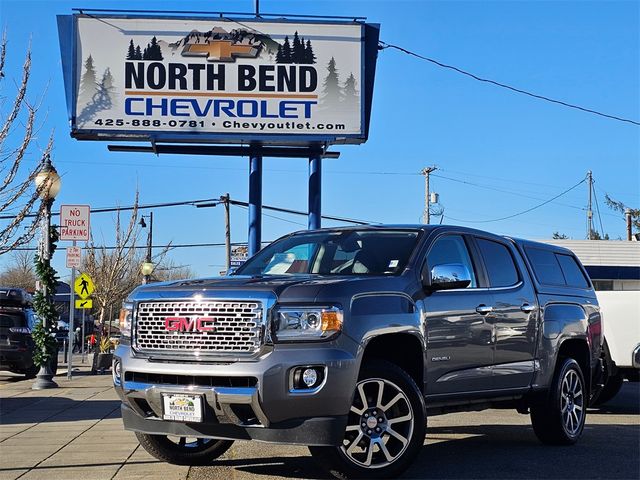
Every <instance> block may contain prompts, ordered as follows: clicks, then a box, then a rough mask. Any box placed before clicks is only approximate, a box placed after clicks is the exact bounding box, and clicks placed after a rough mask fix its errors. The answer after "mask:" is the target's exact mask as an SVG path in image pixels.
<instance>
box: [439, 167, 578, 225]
mask: <svg viewBox="0 0 640 480" xmlns="http://www.w3.org/2000/svg"><path fill="white" fill-rule="evenodd" d="M584 182H586V178H583V179H582V180H580V181H579V182H578V183H576V184H575V185H574V186H573V187H571V188H568V189H567V190H565V191H564V192H562V193H559V194H558V195H556V196H555V197H553V198H550V199H549V200H546V201H544V202H542V203H539V204H538V205H535V206H534V207H531V208H528V209H526V210H523V211H522V212H518V213H514V214H513V215H507V216H506V217H501V218H494V219H492V220H462V219H460V218H453V217H451V216H449V215H447V216H446V217H447V218H450V219H451V220H455V221H456V222H464V223H490V222H499V221H501V220H508V219H510V218H514V217H518V216H520V215H524V214H525V213H529V212H531V211H533V210H536V209H537V208H540V207H542V206H544V205H546V204H548V203H551V202H553V201H554V200H555V199H556V198H560V197H561V196H563V195H565V194H567V193H569V192H570V191H571V190H573V189H574V188H576V187H578V186H579V185H581V184H583V183H584Z"/></svg>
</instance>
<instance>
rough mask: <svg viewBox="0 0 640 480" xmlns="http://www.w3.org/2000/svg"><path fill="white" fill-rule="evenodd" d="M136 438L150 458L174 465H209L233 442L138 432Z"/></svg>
mask: <svg viewBox="0 0 640 480" xmlns="http://www.w3.org/2000/svg"><path fill="white" fill-rule="evenodd" d="M136 437H138V442H140V445H142V448H144V449H145V450H146V451H147V452H148V453H149V454H150V455H151V456H153V457H155V458H157V459H158V460H160V461H162V462H167V463H172V464H174V465H210V464H211V463H212V462H213V461H214V460H215V459H216V458H218V457H219V456H221V455H222V454H224V453H225V452H226V451H227V450H229V448H230V447H231V445H233V440H216V439H214V438H191V439H188V438H186V437H168V436H166V435H149V434H147V433H140V432H136ZM174 439H175V441H174ZM188 440H191V441H188Z"/></svg>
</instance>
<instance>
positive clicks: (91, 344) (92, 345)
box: [89, 333, 96, 352]
mask: <svg viewBox="0 0 640 480" xmlns="http://www.w3.org/2000/svg"><path fill="white" fill-rule="evenodd" d="M95 348H96V334H95V333H92V334H91V336H90V337H89V350H90V351H92V352H93V351H95Z"/></svg>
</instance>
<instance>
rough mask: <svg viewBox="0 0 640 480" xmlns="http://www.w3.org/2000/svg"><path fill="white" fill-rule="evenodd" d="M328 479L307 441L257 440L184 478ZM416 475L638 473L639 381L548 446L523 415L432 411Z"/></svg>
mask: <svg viewBox="0 0 640 480" xmlns="http://www.w3.org/2000/svg"><path fill="white" fill-rule="evenodd" d="M212 478H234V479H238V478H242V479H267V478H269V479H271V478H308V479H321V478H328V477H327V476H326V475H325V474H324V473H323V472H322V470H321V469H319V468H317V466H316V465H315V463H314V462H313V461H312V459H311V458H310V456H309V453H308V451H307V449H306V448H304V447H295V448H292V447H288V448H286V447H280V446H270V445H262V444H258V443H244V444H238V445H237V446H234V448H233V449H232V450H231V451H230V453H229V454H228V455H227V456H226V457H225V458H222V459H221V460H219V461H218V462H217V463H216V465H214V466H210V467H197V468H196V467H194V468H192V469H191V471H190V472H189V479H197V480H205V479H212ZM404 478H415V479H418V478H419V479H485V478H486V479H516V478H517V479H639V478H640V384H639V383H626V384H625V385H624V387H623V389H622V391H621V392H620V394H618V396H617V397H616V398H614V399H613V400H612V401H611V402H609V403H608V404H607V405H605V406H603V407H602V408H600V409H592V410H590V411H589V413H588V416H587V424H586V427H585V431H584V434H583V437H582V438H581V440H580V442H579V443H578V444H577V445H574V446H570V447H549V446H545V445H542V444H541V443H540V442H539V441H538V440H537V438H536V437H535V435H534V433H533V430H532V428H531V424H530V421H529V417H528V415H520V414H518V413H517V412H515V411H512V410H485V411H482V412H470V413H456V414H449V415H441V416H436V417H432V418H430V419H429V420H428V429H427V438H426V441H425V445H424V447H423V448H422V451H421V452H420V455H419V456H418V458H417V460H416V462H415V463H414V464H413V466H412V467H411V468H410V469H409V470H408V471H407V472H406V474H405V475H404Z"/></svg>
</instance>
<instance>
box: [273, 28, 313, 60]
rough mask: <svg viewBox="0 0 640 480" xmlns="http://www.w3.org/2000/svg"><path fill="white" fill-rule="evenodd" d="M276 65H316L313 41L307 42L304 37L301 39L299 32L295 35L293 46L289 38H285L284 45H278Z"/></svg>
mask: <svg viewBox="0 0 640 480" xmlns="http://www.w3.org/2000/svg"><path fill="white" fill-rule="evenodd" d="M276 63H297V64H312V63H316V56H315V55H314V53H313V47H312V46H311V40H307V41H306V42H305V39H304V37H300V36H299V35H298V32H295V34H294V35H293V45H292V44H291V43H290V42H289V36H285V37H284V43H283V44H282V45H278V52H277V53H276Z"/></svg>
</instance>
